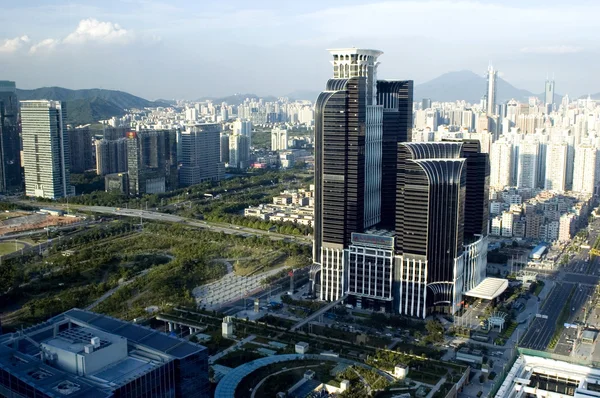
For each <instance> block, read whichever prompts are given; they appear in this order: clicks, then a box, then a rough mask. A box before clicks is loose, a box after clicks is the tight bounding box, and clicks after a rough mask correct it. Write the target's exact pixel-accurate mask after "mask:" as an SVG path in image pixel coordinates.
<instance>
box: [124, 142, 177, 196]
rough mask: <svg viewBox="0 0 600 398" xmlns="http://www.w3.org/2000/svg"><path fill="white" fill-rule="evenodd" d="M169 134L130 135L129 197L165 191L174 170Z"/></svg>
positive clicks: (128, 148) (128, 147)
mask: <svg viewBox="0 0 600 398" xmlns="http://www.w3.org/2000/svg"><path fill="white" fill-rule="evenodd" d="M168 133H169V132H168V131H164V130H151V131H137V132H136V131H129V132H127V173H128V174H129V194H130V195H133V196H138V195H143V194H146V193H161V192H165V191H166V189H167V178H168V174H169V172H170V168H171V165H170V163H171V160H170V152H171V151H170V145H169V134H168Z"/></svg>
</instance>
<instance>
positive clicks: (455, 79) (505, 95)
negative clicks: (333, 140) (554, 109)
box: [287, 70, 600, 103]
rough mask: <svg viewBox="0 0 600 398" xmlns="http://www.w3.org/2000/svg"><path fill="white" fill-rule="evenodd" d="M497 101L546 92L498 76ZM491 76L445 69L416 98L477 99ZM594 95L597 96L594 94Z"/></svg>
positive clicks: (307, 95) (302, 94)
mask: <svg viewBox="0 0 600 398" xmlns="http://www.w3.org/2000/svg"><path fill="white" fill-rule="evenodd" d="M496 84H497V91H496V102H497V103H502V102H506V101H508V100H510V99H512V98H514V99H516V100H519V101H527V99H528V98H529V97H532V96H537V97H538V98H543V94H535V93H532V92H531V91H528V90H523V89H520V88H517V87H515V86H513V85H512V84H510V83H509V82H507V81H506V80H504V79H502V78H500V77H498V80H497V82H496ZM486 87H487V78H486V77H485V76H481V75H478V74H476V73H474V72H471V71H469V70H462V71H456V72H448V73H444V74H443V75H441V76H438V77H436V78H435V79H432V80H429V81H427V82H425V83H421V84H417V85H415V87H414V100H415V101H421V100H422V99H423V98H431V99H432V100H433V101H441V102H454V101H460V100H465V101H467V102H470V103H477V102H479V101H480V100H481V97H482V96H483V95H484V94H485V93H486ZM318 95H319V92H318V91H307V90H298V91H294V92H293V93H290V94H288V95H287V96H288V97H290V98H293V99H309V100H312V101H314V100H315V99H316V98H317V97H318ZM596 95H597V96H599V97H600V93H598V94H596ZM561 97H562V96H560V95H558V94H557V95H556V102H560V99H561ZM592 98H594V96H593V95H592Z"/></svg>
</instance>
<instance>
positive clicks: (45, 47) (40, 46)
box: [29, 39, 58, 54]
mask: <svg viewBox="0 0 600 398" xmlns="http://www.w3.org/2000/svg"><path fill="white" fill-rule="evenodd" d="M57 44H58V40H54V39H45V40H42V41H41V42H39V43H37V44H34V45H33V46H31V48H29V54H35V53H36V52H38V51H51V50H53V49H54V48H55V47H56V45H57Z"/></svg>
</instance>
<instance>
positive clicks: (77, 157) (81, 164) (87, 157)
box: [69, 127, 94, 173]
mask: <svg viewBox="0 0 600 398" xmlns="http://www.w3.org/2000/svg"><path fill="white" fill-rule="evenodd" d="M69 143H70V145H71V173H83V172H84V171H86V170H90V169H93V168H94V158H93V155H92V148H93V144H92V132H91V131H90V129H89V128H88V127H80V128H76V129H71V130H69Z"/></svg>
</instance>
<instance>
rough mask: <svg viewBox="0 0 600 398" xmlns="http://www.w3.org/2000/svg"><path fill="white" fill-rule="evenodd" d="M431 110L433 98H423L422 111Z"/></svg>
mask: <svg viewBox="0 0 600 398" xmlns="http://www.w3.org/2000/svg"><path fill="white" fill-rule="evenodd" d="M429 108H431V98H423V99H422V100H421V109H423V110H425V109H429Z"/></svg>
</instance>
